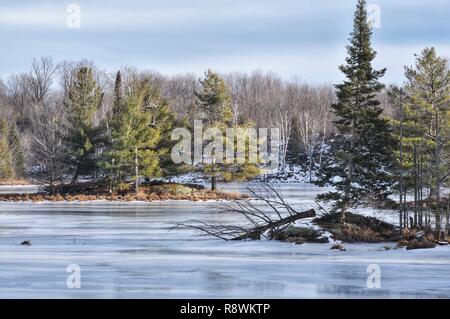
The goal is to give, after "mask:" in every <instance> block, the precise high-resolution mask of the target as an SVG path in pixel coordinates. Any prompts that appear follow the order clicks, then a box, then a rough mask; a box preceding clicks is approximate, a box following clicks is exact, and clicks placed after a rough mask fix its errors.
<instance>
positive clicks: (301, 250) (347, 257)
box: [0, 184, 450, 298]
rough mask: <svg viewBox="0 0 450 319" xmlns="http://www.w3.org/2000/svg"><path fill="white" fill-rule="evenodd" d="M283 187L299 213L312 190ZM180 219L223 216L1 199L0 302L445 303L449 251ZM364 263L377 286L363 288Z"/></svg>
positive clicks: (187, 208)
mask: <svg viewBox="0 0 450 319" xmlns="http://www.w3.org/2000/svg"><path fill="white" fill-rule="evenodd" d="M227 188H228V189H234V188H236V190H237V188H239V186H236V185H229V186H227ZM282 189H283V193H284V194H285V195H286V196H287V197H289V198H290V200H292V201H293V202H295V204H296V205H297V206H298V207H299V208H300V209H301V208H303V207H304V208H308V207H310V206H311V205H313V199H314V197H315V195H316V194H317V192H318V191H321V190H320V189H318V188H317V187H311V186H308V185H301V184H288V185H283V186H282ZM387 217H388V218H389V216H387ZM392 218H394V216H392ZM189 219H202V220H207V221H212V220H215V221H220V220H221V219H224V220H227V221H229V219H230V216H217V215H215V214H214V213H213V210H212V209H211V207H210V203H205V202H186V201H168V202H159V203H155V202H154V203H107V202H90V203H87V202H86V203H37V204H31V203H0V298H372V297H376V298H378V297H379V298H450V248H449V247H438V248H436V249H428V250H415V251H406V250H403V249H395V250H389V251H385V250H384V248H383V246H384V244H346V245H345V246H346V248H347V251H345V252H341V251H336V250H330V246H331V244H304V245H292V244H288V243H280V242H269V241H247V242H225V241H221V240H218V239H211V238H208V237H202V236H199V235H198V234H196V233H195V232H193V231H192V230H189V229H177V230H170V229H171V228H172V227H173V225H174V224H176V223H179V222H183V221H186V220H189ZM24 240H31V242H32V245H31V246H21V245H20V243H21V242H22V241H24ZM390 246H392V247H394V246H395V245H394V244H390ZM70 264H76V265H79V267H80V269H81V288H79V289H77V288H73V289H69V288H68V287H67V286H66V280H67V276H68V275H69V273H67V272H66V269H67V266H68V265H70ZM371 264H375V265H378V266H379V267H380V283H381V287H380V288H372V289H370V288H368V287H367V277H368V273H367V267H368V266H369V265H371Z"/></svg>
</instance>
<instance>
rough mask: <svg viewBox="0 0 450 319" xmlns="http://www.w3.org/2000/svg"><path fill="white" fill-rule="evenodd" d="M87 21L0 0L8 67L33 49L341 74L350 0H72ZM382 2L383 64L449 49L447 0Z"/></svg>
mask: <svg viewBox="0 0 450 319" xmlns="http://www.w3.org/2000/svg"><path fill="white" fill-rule="evenodd" d="M73 2H75V3H78V4H79V5H80V7H81V28H80V29H68V28H67V27H66V19H67V17H68V14H67V12H66V9H67V5H68V4H69V3H70V2H69V1H67V2H60V1H56V0H44V1H43V0H35V1H31V0H28V1H21V2H17V1H12V0H3V1H2V2H1V4H0V28H1V29H2V32H1V33H0V40H1V41H2V43H8V50H2V51H1V53H0V58H1V59H0V70H2V71H1V72H3V75H4V76H5V75H8V74H11V73H13V72H21V71H26V70H28V69H29V64H30V61H31V59H32V58H33V57H39V56H52V57H53V58H54V59H55V60H62V59H72V60H79V59H83V58H87V59H91V60H94V61H95V62H96V63H97V64H98V65H99V66H100V67H104V68H108V69H114V68H117V67H118V66H120V65H124V64H133V65H136V66H137V67H149V68H152V69H157V70H159V71H161V72H167V73H180V72H196V73H200V72H202V71H203V70H204V69H206V68H208V67H212V68H214V69H217V70H219V71H222V72H226V71H251V70H253V69H262V70H272V71H274V72H278V73H280V74H281V75H282V76H283V77H285V78H289V77H291V76H293V75H299V76H301V77H302V78H304V79H308V80H311V81H315V82H322V81H333V82H336V81H338V80H340V79H341V78H342V75H341V74H340V73H339V71H338V69H337V67H338V65H339V64H341V63H343V62H344V57H345V45H346V44H347V38H348V34H349V32H350V31H351V28H352V15H353V11H354V5H355V2H356V1H353V0H345V1H344V0H340V1H336V0H280V1H273V0H239V1H238V0H189V1H186V0H152V1H144V0H127V1H125V2H124V1H115V0H110V1H106V0H105V1H102V0H91V1H87V0H78V1H77V0H73ZM368 3H376V4H378V5H379V6H380V8H381V23H382V24H381V26H382V27H381V29H377V30H375V32H374V46H375V48H376V50H377V51H378V52H379V56H378V58H377V60H376V62H375V63H376V65H380V67H384V66H387V67H388V73H387V75H386V80H387V81H396V82H401V81H402V70H403V65H404V64H407V63H411V59H412V54H413V53H414V52H419V51H420V50H421V48H423V47H425V46H431V45H434V46H437V47H438V49H439V48H441V49H440V52H441V53H442V54H443V55H446V56H450V52H449V50H448V45H447V43H449V42H450V41H449V37H450V34H449V33H448V30H450V19H448V18H447V13H448V12H449V11H450V2H449V1H448V0H429V1H424V0H409V1H407V0H396V1H392V0H373V1H371V0H368Z"/></svg>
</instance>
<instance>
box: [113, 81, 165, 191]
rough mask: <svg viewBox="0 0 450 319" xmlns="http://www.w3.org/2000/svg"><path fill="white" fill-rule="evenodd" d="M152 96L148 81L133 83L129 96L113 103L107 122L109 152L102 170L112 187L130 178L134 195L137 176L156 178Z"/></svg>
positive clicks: (157, 137)
mask: <svg viewBox="0 0 450 319" xmlns="http://www.w3.org/2000/svg"><path fill="white" fill-rule="evenodd" d="M152 92H153V89H152V87H151V85H150V81H149V80H148V79H144V80H137V79H136V80H134V82H133V83H132V84H131V87H130V90H129V92H127V94H126V96H125V97H124V98H123V99H121V102H120V103H117V105H116V108H115V112H114V116H113V118H112V120H111V122H112V125H111V126H112V133H111V135H112V149H111V151H110V152H108V154H107V155H106V163H107V164H106V165H105V166H106V169H107V170H109V172H110V174H114V178H113V183H114V184H120V183H123V182H125V180H126V178H127V177H128V176H132V177H133V180H134V181H135V191H136V192H137V191H138V189H139V178H140V177H141V176H145V177H154V176H158V175H159V174H160V168H159V155H160V153H159V150H157V148H156V146H157V144H158V142H159V141H160V139H161V132H160V129H159V128H158V126H157V121H158V118H157V116H156V113H157V110H159V108H160V106H159V105H158V102H159V101H156V100H155V99H154V96H153V93H152Z"/></svg>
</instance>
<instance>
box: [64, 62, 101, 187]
mask: <svg viewBox="0 0 450 319" xmlns="http://www.w3.org/2000/svg"><path fill="white" fill-rule="evenodd" d="M102 100H103V94H102V92H101V89H100V87H99V86H98V85H97V83H96V81H95V79H94V74H93V71H92V69H91V68H88V67H81V68H79V69H78V71H77V76H76V80H75V83H74V84H73V85H72V86H71V88H70V91H69V98H68V101H67V104H68V105H67V106H68V109H69V123H70V127H69V129H68V130H69V134H68V136H69V140H68V144H69V145H70V149H71V162H72V165H73V167H74V175H73V178H72V183H76V182H77V180H78V177H79V176H80V174H90V173H92V172H93V171H95V170H96V167H97V166H96V151H97V149H98V147H99V145H100V143H101V141H102V135H101V130H102V127H101V126H96V125H95V121H94V120H95V114H96V112H97V110H98V109H99V108H100V107H101V104H102Z"/></svg>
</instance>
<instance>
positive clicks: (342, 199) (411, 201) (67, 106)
mask: <svg viewBox="0 0 450 319" xmlns="http://www.w3.org/2000/svg"><path fill="white" fill-rule="evenodd" d="M365 5H366V3H365V1H364V0H359V1H358V6H357V10H356V12H355V19H354V29H353V32H352V33H351V38H350V44H349V45H348V46H347V51H348V57H347V59H346V61H345V64H344V65H342V66H340V70H341V71H342V72H343V74H344V75H345V80H344V81H343V82H342V83H340V84H337V85H332V84H329V83H325V84H312V83H308V82H306V81H303V80H301V78H297V79H291V80H285V79H283V78H281V77H280V76H278V75H276V74H275V73H263V72H260V71H255V72H253V73H251V74H245V73H227V74H218V73H215V72H213V71H211V70H208V71H206V72H205V74H204V76H203V77H201V78H200V79H199V78H198V77H197V76H195V75H193V74H182V75H175V76H165V75H162V74H160V73H157V72H153V71H143V70H139V69H137V68H135V67H130V66H127V67H122V68H120V69H119V70H116V71H114V72H107V71H104V70H100V69H99V68H98V67H96V66H95V64H94V63H93V62H91V61H78V62H74V61H62V62H59V63H57V62H55V61H53V60H52V59H51V58H49V57H44V58H40V59H35V60H33V61H32V63H31V70H30V71H29V72H26V73H22V74H14V75H11V76H10V77H9V78H7V79H5V80H4V81H1V82H0V118H1V120H0V179H4V180H10V179H18V178H32V179H35V180H40V181H42V182H45V183H47V184H50V185H58V184H60V183H62V182H65V183H77V182H78V181H79V180H80V179H86V178H89V179H94V180H98V179H102V180H106V181H107V182H108V183H109V185H110V188H111V190H114V189H117V188H121V187H126V185H127V182H129V181H130V180H134V181H135V188H136V190H137V188H138V187H139V178H140V177H141V178H144V177H145V178H148V179H152V178H157V177H169V176H172V175H176V174H180V173H182V172H186V171H188V170H192V169H193V168H188V167H182V166H179V165H174V163H173V162H172V161H171V159H170V149H171V147H172V146H173V145H174V141H171V139H170V133H171V131H172V130H173V128H174V127H190V126H192V122H193V120H196V119H200V120H203V121H205V123H207V126H210V127H211V126H213V127H241V128H249V127H258V128H261V127H264V128H271V127H275V128H279V130H280V145H279V146H280V165H281V167H285V166H286V164H299V165H301V166H302V167H303V168H304V170H305V171H307V172H309V176H310V180H311V181H313V182H315V183H317V184H319V185H331V186H333V187H334V188H335V189H336V191H334V192H330V193H327V194H324V195H321V197H320V199H321V200H326V201H333V202H334V206H333V209H334V210H340V211H342V212H343V213H345V212H346V211H347V210H348V209H349V208H351V207H355V206H358V205H361V204H374V203H378V202H381V201H386V200H387V199H388V197H389V196H392V195H393V193H395V194H396V195H395V196H398V198H399V202H400V203H399V205H400V208H399V212H400V213H399V221H400V226H401V227H402V228H407V227H431V225H432V224H433V225H434V226H435V227H436V229H438V230H439V231H440V230H442V232H444V231H445V232H447V233H448V231H449V210H450V198H449V196H448V184H449V173H450V71H449V63H448V59H446V58H444V57H442V56H439V54H438V52H437V51H436V50H435V49H434V48H433V47H429V48H425V49H424V50H423V51H421V52H418V53H417V55H416V57H415V58H416V60H415V64H414V65H411V66H405V75H404V85H403V86H401V87H398V86H393V85H392V86H389V87H385V85H384V84H382V82H381V79H382V77H383V75H384V73H385V72H386V70H385V69H381V70H375V69H373V68H372V61H373V60H374V59H375V57H376V52H375V51H374V50H373V49H372V47H371V37H372V29H371V27H370V25H369V23H368V22H367V12H366V9H365ZM198 169H199V170H200V171H202V172H203V173H204V174H205V175H208V176H210V177H212V181H213V184H214V182H215V180H216V178H217V179H224V180H246V179H249V178H252V177H254V176H256V175H257V174H259V173H260V167H258V165H250V164H239V165H238V164H233V165H218V164H210V165H204V166H202V167H200V168H198ZM343 217H344V218H345V215H344V214H343ZM432 219H433V221H432Z"/></svg>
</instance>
